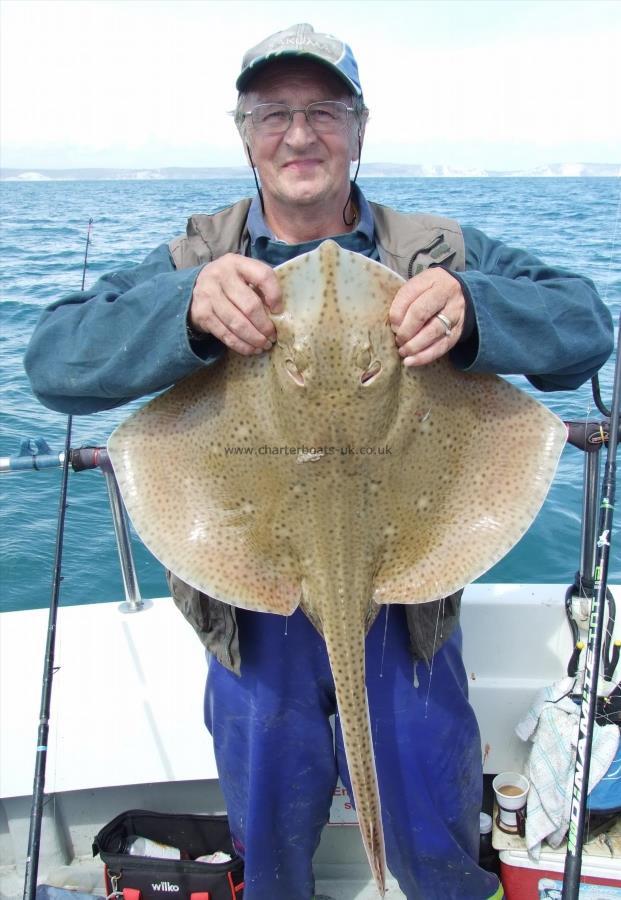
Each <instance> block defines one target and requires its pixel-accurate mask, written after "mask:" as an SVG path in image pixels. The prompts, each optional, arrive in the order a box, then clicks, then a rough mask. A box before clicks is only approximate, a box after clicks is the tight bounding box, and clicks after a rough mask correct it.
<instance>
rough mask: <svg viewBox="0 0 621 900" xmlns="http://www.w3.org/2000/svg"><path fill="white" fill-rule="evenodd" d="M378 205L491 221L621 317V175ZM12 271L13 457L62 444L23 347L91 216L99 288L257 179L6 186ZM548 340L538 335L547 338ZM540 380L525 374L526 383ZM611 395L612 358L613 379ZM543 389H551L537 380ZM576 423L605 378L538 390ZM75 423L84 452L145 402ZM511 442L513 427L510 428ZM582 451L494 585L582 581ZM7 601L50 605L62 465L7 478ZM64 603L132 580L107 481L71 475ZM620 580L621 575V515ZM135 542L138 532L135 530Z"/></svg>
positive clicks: (534, 181) (476, 185)
mask: <svg viewBox="0 0 621 900" xmlns="http://www.w3.org/2000/svg"><path fill="white" fill-rule="evenodd" d="M361 184H362V187H363V190H364V191H365V193H366V195H367V196H368V198H369V199H371V200H376V201H379V202H382V203H386V204H388V205H391V206H394V207H395V208H397V209H401V210H404V211H415V210H417V211H424V212H434V213H438V214H441V215H447V216H451V217H454V218H456V219H458V220H459V221H461V222H462V223H464V224H470V225H474V226H476V227H478V228H481V229H482V230H483V231H485V232H487V233H488V234H489V235H491V236H493V237H497V238H500V239H502V240H504V241H506V242H507V243H509V244H511V245H514V246H515V245H517V246H521V247H526V248H528V249H529V250H531V251H533V252H535V253H536V254H538V255H539V256H541V257H542V258H543V259H544V260H546V261H549V262H551V263H554V264H558V265H562V266H565V267H567V268H569V269H572V270H574V271H577V272H580V273H583V274H585V275H588V276H590V277H591V278H592V279H593V280H594V282H595V284H596V285H597V287H598V289H599V291H600V293H601V294H602V296H604V298H605V300H606V302H607V303H608V305H609V306H610V308H611V311H612V312H613V315H614V317H615V322H616V321H617V319H618V316H619V311H620V309H621V267H620V265H619V244H620V242H621V228H620V227H619V223H618V216H619V213H618V209H619V198H620V188H621V181H620V180H619V179H613V178H583V179H579V178H576V179H570V178H559V179H554V178H506V179H502V178H480V179H476V178H472V179H471V178H455V179H440V178H438V179H416V178H393V179H391V178H377V179H373V178H369V179H364V180H362V182H361ZM0 190H1V193H2V232H1V253H0V270H1V272H2V315H3V325H2V331H1V333H0V340H1V342H2V358H1V361H0V365H1V367H2V369H1V373H0V391H1V415H2V420H1V421H2V432H1V434H0V455H3V456H8V455H11V454H13V453H16V452H17V450H18V447H19V444H20V441H21V440H22V439H23V438H33V437H39V436H40V437H43V438H44V439H45V440H46V441H47V442H48V444H49V445H50V447H51V448H52V449H53V450H55V451H60V450H62V448H63V442H64V433H65V426H66V418H65V417H64V416H62V415H60V414H58V413H54V412H51V411H50V410H47V409H45V408H44V407H42V406H40V404H39V403H38V402H37V401H36V400H35V399H34V397H33V396H32V393H31V391H30V388H29V385H28V381H27V379H26V376H25V374H24V371H23V366H22V357H23V354H24V350H25V348H26V345H27V343H28V339H29V336H30V334H31V332H32V330H33V328H34V325H35V323H36V321H37V318H38V316H39V313H40V311H41V309H42V308H43V307H44V306H45V305H46V304H47V303H50V302H52V301H53V300H55V299H57V298H59V297H61V296H62V295H63V294H66V293H69V292H72V291H74V290H77V289H79V287H80V282H81V277H82V262H83V257H84V246H85V239H86V230H87V223H88V220H89V218H90V217H92V218H93V232H92V244H91V247H90V251H89V259H88V270H87V275H86V284H87V286H88V285H90V284H92V283H93V282H94V281H95V280H96V279H97V277H99V275H101V274H102V273H103V272H106V271H109V270H112V269H119V268H121V267H122V266H131V265H133V264H135V263H138V262H140V261H141V260H142V259H143V258H144V256H145V255H146V254H147V253H148V252H149V250H151V249H152V248H154V247H156V246H157V245H158V244H161V243H163V242H165V241H168V240H169V239H170V238H171V237H173V236H175V235H177V234H180V233H182V232H183V231H184V229H185V222H186V219H187V216H188V215H190V214H191V213H194V212H213V211H215V210H216V209H218V208H220V207H222V206H225V205H226V204H228V203H231V202H233V201H235V200H237V199H238V198H239V197H242V196H248V195H249V194H251V193H252V191H253V184H252V182H251V181H250V180H248V181H245V180H241V179H235V180H227V181H207V180H205V181H189V180H188V181H183V180H174V181H82V182H76V181H48V182H36V183H20V182H3V183H2V184H1V185H0ZM533 340H537V335H533ZM512 380H514V382H515V383H516V384H519V385H520V386H521V387H524V388H525V389H526V390H531V389H530V387H529V386H528V383H527V382H526V380H525V379H523V378H517V379H512ZM601 381H602V390H603V395H604V398H605V399H608V400H609V398H610V389H611V383H612V363H608V364H607V365H606V367H605V368H604V369H603V371H602V373H601ZM532 393H533V394H536V392H535V391H534V390H533V391H532ZM538 396H539V399H542V400H543V401H544V402H545V403H546V404H547V405H548V406H549V407H550V409H552V410H553V411H554V412H556V413H557V414H558V415H560V416H561V417H563V418H565V419H583V418H586V417H587V416H589V417H594V418H598V417H599V414H598V413H597V411H596V410H595V409H594V408H593V404H592V401H591V393H590V387H589V386H588V385H586V386H585V387H583V388H581V389H580V390H578V391H574V392H572V393H567V394H565V393H561V392H557V393H551V394H546V395H541V394H539V395H538ZM143 402H144V400H142V401H138V402H136V403H134V404H131V405H130V406H127V407H124V408H122V409H119V410H113V411H111V412H105V413H98V414H96V415H90V416H82V417H77V418H75V419H74V427H73V441H72V445H73V446H79V445H80V444H83V443H92V442H95V443H99V444H104V443H105V441H106V438H107V436H108V434H109V433H110V431H111V430H112V429H113V428H114V427H115V425H116V424H118V423H119V422H120V421H121V420H122V419H124V418H125V417H126V416H127V415H128V412H129V411H130V409H132V408H136V407H137V406H138V405H140V404H141V403H143ZM498 439H499V441H502V433H499V438H498ZM582 471H583V456H582V454H581V453H580V452H579V451H577V450H575V449H574V448H573V447H567V448H566V449H565V451H564V453H563V456H562V459H561V463H560V466H559V469H558V473H557V476H556V479H555V482H554V484H553V486H552V489H551V491H550V494H549V496H548V499H547V500H546V503H545V505H544V507H543V509H542V511H541V513H540V514H539V516H538V517H537V519H536V521H535V522H534V524H533V525H532V527H531V529H530V530H529V532H528V533H527V534H526V535H525V537H524V538H523V539H522V540H521V541H520V542H519V544H518V545H517V546H516V547H515V548H514V549H513V551H512V552H511V553H510V554H509V555H508V556H507V557H506V558H505V559H504V560H503V561H502V562H500V563H499V564H498V565H496V566H495V567H494V568H493V569H491V570H490V572H488V573H487V575H485V576H484V578H483V579H482V580H484V581H500V582H558V583H561V584H568V585H569V584H570V583H571V582H572V581H573V577H574V573H575V572H576V570H577V568H578V565H579V544H580V517H581V499H582ZM1 482H2V483H1V487H2V508H1V512H0V514H1V517H2V520H1V525H2V532H1V546H0V552H1V557H0V560H1V561H0V565H1V570H0V590H1V596H0V610H3V611H4V610H14V609H28V608H33V607H41V606H45V605H47V603H48V601H49V595H50V583H51V572H52V564H53V558H54V541H55V532H56V519H57V515H58V494H59V486H60V470H46V471H42V472H35V471H27V472H24V473H19V474H9V475H4V476H2V478H1ZM68 500H69V505H68V509H67V519H66V530H65V546H64V556H63V569H62V571H63V576H64V577H63V582H62V589H61V602H62V603H64V604H74V603H97V602H101V601H105V600H119V599H122V596H123V589H122V581H121V576H120V571H119V565H118V560H117V553H116V546H115V543H114V537H113V532H112V527H111V519H110V511H109V507H108V501H107V494H106V489H105V483H104V479H103V476H102V475H101V474H100V473H99V472H98V471H91V472H82V473H79V474H73V473H72V474H71V476H70V480H69V497H68ZM615 530H616V533H617V537H616V542H617V547H616V551H615V548H614V543H613V558H612V559H611V571H610V578H611V580H612V581H615V582H618V581H619V580H621V563H620V558H621V553H619V546H620V545H619V541H620V540H621V537H619V515H617V522H616V529H615ZM134 538H135V536H134ZM134 550H135V556H136V564H137V569H138V575H139V579H140V586H141V591H142V594H143V596H145V597H154V596H162V595H164V594H166V593H167V588H166V584H165V581H164V577H163V574H162V569H161V567H160V565H159V564H158V563H157V561H156V560H154V559H153V557H151V555H150V554H149V553H148V552H147V551H146V550H145V549H144V548H143V547H142V546H141V545H140V543H139V542H138V540H137V539H134ZM615 552H616V558H615Z"/></svg>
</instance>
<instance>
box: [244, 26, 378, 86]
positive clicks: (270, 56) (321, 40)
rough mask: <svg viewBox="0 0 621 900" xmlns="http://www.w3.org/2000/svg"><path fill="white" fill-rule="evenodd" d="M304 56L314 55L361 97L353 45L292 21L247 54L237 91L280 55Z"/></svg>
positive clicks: (304, 57)
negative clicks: (290, 24)
mask: <svg viewBox="0 0 621 900" xmlns="http://www.w3.org/2000/svg"><path fill="white" fill-rule="evenodd" d="M287 57H289V58H291V57H299V58H300V57H301V58H303V59H313V60H315V61H316V62H318V63H321V64H322V65H324V66H327V67H328V68H329V69H330V70H331V71H332V72H334V74H335V75H338V76H339V78H341V80H342V81H344V82H345V84H346V85H347V87H348V88H349V89H350V90H351V91H353V93H354V94H355V95H356V97H362V88H361V87H360V77H359V75H358V66H357V64H356V60H355V59H354V54H353V53H352V50H351V47H349V46H348V45H347V44H344V43H343V41H340V40H339V39H338V38H336V37H333V35H331V34H319V32H316V31H315V30H314V28H313V27H312V25H307V24H302V25H292V26H291V28H286V29H285V30H284V31H277V32H276V34H271V35H270V36H269V37H267V38H265V40H263V41H261V43H260V44H257V46H256V47H252V48H251V49H250V50H248V51H247V52H246V53H245V54H244V58H243V60H242V70H241V73H240V75H239V78H238V79H237V81H236V83H235V85H236V87H237V90H238V91H243V90H245V89H246V87H247V86H248V83H249V81H250V79H251V78H252V77H253V76H254V75H256V73H257V72H258V71H259V70H260V69H262V68H263V66H265V65H266V64H267V63H270V62H274V61H275V60H277V59H285V58H287Z"/></svg>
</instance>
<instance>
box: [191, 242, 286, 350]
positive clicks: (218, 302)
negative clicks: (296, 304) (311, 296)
mask: <svg viewBox="0 0 621 900" xmlns="http://www.w3.org/2000/svg"><path fill="white" fill-rule="evenodd" d="M266 307H267V309H268V310H269V311H270V312H272V313H278V312H280V311H281V293H280V285H279V283H278V279H277V278H276V276H275V275H274V271H273V269H271V268H270V266H268V265H267V263H264V262H261V261H260V260H258V259H249V258H248V257H247V256H239V255H238V254H236V253H227V254H226V255H225V256H221V257H220V258H219V259H216V260H215V261H214V262H212V263H208V264H207V265H206V266H204V268H203V269H201V271H200V273H199V276H198V278H197V279H196V284H195V285H194V291H193V292H192V301H191V303H190V309H189V314H188V323H189V325H190V327H191V328H192V330H193V331H196V332H203V333H205V334H207V333H208V334H213V335H214V337H217V338H218V339H219V340H220V341H222V343H223V344H226V346H227V347H230V349H231V350H235V351H236V352H237V353H242V354H243V355H244V356H250V355H251V354H252V353H261V352H262V351H263V350H269V349H270V348H271V346H272V344H273V342H274V341H275V340H276V329H275V328H274V324H273V323H272V321H271V319H270V318H269V316H268V313H267V311H266Z"/></svg>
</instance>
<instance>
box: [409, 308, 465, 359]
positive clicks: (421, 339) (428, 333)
mask: <svg viewBox="0 0 621 900" xmlns="http://www.w3.org/2000/svg"><path fill="white" fill-rule="evenodd" d="M459 333H460V329H458V328H452V329H451V331H450V332H449V333H448V334H447V333H446V329H445V327H444V325H443V324H442V322H441V321H440V319H438V318H437V315H434V316H432V318H431V319H429V320H428V321H427V322H426V324H425V326H424V327H423V328H421V330H420V331H418V332H417V333H416V334H415V335H414V336H413V337H411V338H410V339H409V340H407V341H404V342H403V343H402V344H401V346H400V347H399V354H400V355H401V356H403V357H405V356H410V355H412V354H417V353H420V352H421V351H422V350H425V349H426V348H427V347H430V346H431V345H432V344H435V343H439V342H442V344H443V345H444V351H443V352H445V353H446V351H447V350H450V348H451V347H452V346H453V345H454V344H455V343H456V342H457V340H458V337H459Z"/></svg>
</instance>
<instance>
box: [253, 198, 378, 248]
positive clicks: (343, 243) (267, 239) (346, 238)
mask: <svg viewBox="0 0 621 900" xmlns="http://www.w3.org/2000/svg"><path fill="white" fill-rule="evenodd" d="M353 199H354V203H355V205H356V207H357V209H358V224H357V225H356V228H355V229H354V230H353V231H347V232H344V233H343V234H334V235H330V236H329V237H327V238H325V237H323V238H318V239H317V240H314V241H304V242H303V243H301V244H287V243H286V242H285V241H281V240H279V239H278V238H277V237H276V236H275V235H274V233H273V232H272V231H271V230H270V229H269V228H268V226H267V224H266V222H265V218H264V216H263V210H262V209H261V200H260V198H259V196H258V194H255V196H254V198H253V200H252V203H251V204H250V209H249V210H248V220H247V227H248V233H249V234H250V255H251V256H252V258H253V259H260V260H261V261H262V262H265V263H268V264H269V265H270V266H279V265H281V263H284V262H287V261H288V260H290V259H295V257H296V256H300V255H301V254H302V253H309V252H310V251H311V250H315V249H316V247H318V246H319V244H321V243H323V241H325V240H332V241H336V243H337V244H338V245H339V246H340V247H342V248H343V250H352V251H354V252H355V253H361V254H362V255H363V256H368V257H369V258H370V259H375V260H379V251H378V249H377V244H376V243H375V223H374V221H373V213H372V212H371V207H370V206H369V202H368V200H367V199H366V197H365V196H364V194H363V193H362V191H361V190H360V188H359V187H358V186H357V185H355V186H354V194H353Z"/></svg>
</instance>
